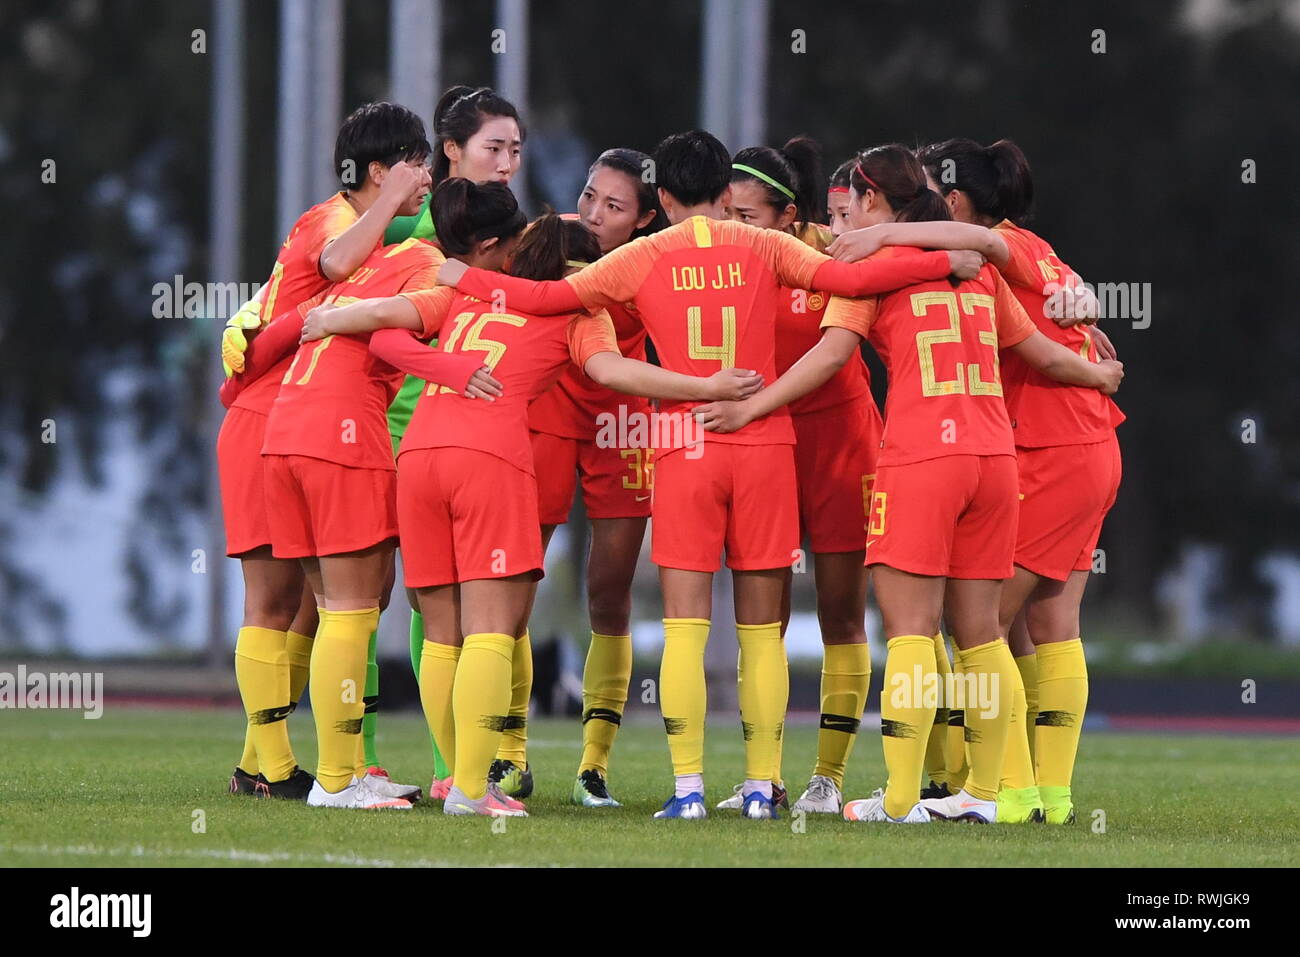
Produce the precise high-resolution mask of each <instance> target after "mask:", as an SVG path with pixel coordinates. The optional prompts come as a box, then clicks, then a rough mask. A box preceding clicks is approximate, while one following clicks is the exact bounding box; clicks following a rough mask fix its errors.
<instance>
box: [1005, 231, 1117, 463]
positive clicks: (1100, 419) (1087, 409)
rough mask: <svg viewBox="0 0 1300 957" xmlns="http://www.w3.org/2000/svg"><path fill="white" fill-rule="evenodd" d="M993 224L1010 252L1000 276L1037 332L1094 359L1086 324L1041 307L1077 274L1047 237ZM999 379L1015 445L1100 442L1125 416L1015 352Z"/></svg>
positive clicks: (1102, 398)
mask: <svg viewBox="0 0 1300 957" xmlns="http://www.w3.org/2000/svg"><path fill="white" fill-rule="evenodd" d="M993 228H994V229H996V230H997V231H998V235H999V236H1001V237H1002V239H1003V241H1005V242H1006V244H1007V248H1008V249H1009V250H1010V251H1011V260H1010V261H1009V262H1008V263H1007V265H1006V266H1005V267H1004V268H1003V269H1002V275H1003V276H1004V277H1005V278H1006V280H1007V283H1008V284H1009V285H1010V286H1011V291H1012V293H1014V294H1015V297H1016V299H1018V300H1019V301H1020V304H1021V305H1022V306H1024V309H1025V312H1027V313H1028V314H1029V318H1030V319H1031V320H1033V322H1034V325H1036V326H1037V327H1038V331H1039V332H1041V333H1043V335H1045V336H1047V337H1048V338H1049V339H1054V340H1055V341H1057V342H1059V343H1061V345H1063V346H1065V347H1066V348H1068V349H1071V350H1073V351H1075V352H1077V353H1079V355H1081V356H1083V357H1084V358H1085V359H1087V360H1089V361H1090V362H1097V361H1098V357H1097V346H1096V344H1095V343H1094V342H1093V341H1092V335H1091V333H1090V331H1089V329H1088V327H1087V326H1085V325H1077V326H1073V327H1071V328H1069V329H1062V328H1061V327H1060V326H1058V325H1057V324H1056V321H1055V320H1053V319H1052V318H1050V317H1049V316H1048V315H1047V312H1046V308H1045V304H1046V303H1047V300H1048V298H1050V297H1051V296H1052V294H1053V293H1055V292H1056V291H1057V290H1058V289H1061V288H1065V287H1071V288H1072V287H1074V286H1076V285H1078V284H1079V282H1080V279H1079V276H1078V274H1077V273H1075V272H1074V270H1072V269H1071V268H1070V267H1069V266H1067V265H1066V264H1065V263H1063V262H1061V260H1060V259H1059V258H1058V257H1057V255H1056V252H1055V251H1054V250H1053V249H1052V247H1051V246H1050V245H1049V244H1048V242H1047V241H1046V240H1045V239H1042V238H1041V237H1039V236H1037V235H1036V234H1034V233H1032V232H1030V231H1029V230H1027V229H1022V228H1021V227H1019V226H1017V225H1015V224H1014V223H1012V222H1011V221H1009V220H1005V219H1004V220H1003V221H1002V222H1000V223H998V224H997V225H996V226H994V227H993ZM1002 383H1003V386H1004V387H1005V389H1006V400H1007V413H1008V414H1009V415H1010V416H1011V427H1012V429H1013V431H1014V432H1015V436H1016V445H1018V446H1021V447H1023V448H1040V447H1042V446H1048V445H1082V444H1084V443H1087V442H1100V441H1102V440H1103V439H1105V438H1107V437H1108V436H1109V435H1110V433H1111V431H1112V430H1113V429H1114V428H1115V426H1117V425H1119V424H1120V423H1121V422H1123V421H1124V413H1123V412H1121V411H1120V410H1119V406H1117V405H1116V404H1115V402H1114V400H1112V399H1111V397H1110V396H1108V395H1103V394H1102V393H1101V392H1098V391H1097V390H1096V389H1087V388H1083V387H1081V386H1077V385H1066V384H1065V383H1064V382H1056V381H1055V380H1053V379H1049V378H1047V376H1045V375H1043V374H1042V373H1041V372H1039V371H1038V370H1037V369H1033V368H1031V367H1030V366H1029V365H1028V364H1027V363H1026V362H1025V361H1024V360H1023V359H1021V358H1020V357H1019V356H1017V355H1014V354H1008V355H1006V356H1003V357H1002Z"/></svg>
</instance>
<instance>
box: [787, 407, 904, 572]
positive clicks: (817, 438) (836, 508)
mask: <svg viewBox="0 0 1300 957" xmlns="http://www.w3.org/2000/svg"><path fill="white" fill-rule="evenodd" d="M792 419H793V421H794V434H795V436H796V437H797V438H798V440H799V444H798V445H796V446H795V447H794V462H795V472H796V474H797V475H798V479H799V521H800V523H801V524H802V526H803V532H804V534H805V535H806V536H807V537H808V543H809V545H810V546H811V547H812V550H813V552H815V553H816V552H856V551H861V550H862V549H863V548H865V547H866V544H867V529H866V514H867V505H868V504H869V503H870V501H871V486H872V483H873V482H874V480H875V477H876V476H875V472H876V456H877V455H879V454H880V433H881V430H882V428H883V426H882V423H881V421H880V412H879V411H878V410H877V409H876V404H875V403H874V402H872V401H871V400H870V399H869V398H867V399H862V400H857V401H854V402H850V403H846V404H844V405H838V406H832V407H831V408H829V409H822V410H821V411H818V412H809V413H807V414H805V415H796V416H792Z"/></svg>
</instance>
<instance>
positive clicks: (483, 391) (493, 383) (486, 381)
mask: <svg viewBox="0 0 1300 957" xmlns="http://www.w3.org/2000/svg"><path fill="white" fill-rule="evenodd" d="M464 394H465V395H467V396H469V398H471V399H487V401H489V402H494V401H496V399H497V397H498V396H500V395H501V394H502V389H501V383H500V382H498V381H497V380H496V379H494V378H492V370H491V369H489V368H488V367H487V366H480V367H479V368H478V370H477V371H475V373H474V374H473V375H472V376H470V377H469V384H468V385H467V386H465V392H464Z"/></svg>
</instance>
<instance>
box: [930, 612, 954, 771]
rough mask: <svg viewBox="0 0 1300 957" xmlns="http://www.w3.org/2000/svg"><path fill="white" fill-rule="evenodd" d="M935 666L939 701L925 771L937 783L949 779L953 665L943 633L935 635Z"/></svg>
mask: <svg viewBox="0 0 1300 957" xmlns="http://www.w3.org/2000/svg"><path fill="white" fill-rule="evenodd" d="M934 666H935V670H936V671H937V672H938V675H939V703H938V707H936V708H935V709H934V724H932V725H930V736H929V739H928V740H927V741H926V743H925V773H926V774H927V775H929V778H930V780H931V781H933V782H934V783H935V784H946V783H947V781H948V698H947V689H948V684H949V679H948V676H949V675H950V674H952V665H951V664H950V663H949V661H948V646H947V644H945V643H944V640H943V635H942V634H937V635H935V636H934Z"/></svg>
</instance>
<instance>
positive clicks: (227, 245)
mask: <svg viewBox="0 0 1300 957" xmlns="http://www.w3.org/2000/svg"><path fill="white" fill-rule="evenodd" d="M212 6H213V8H214V10H213V15H214V21H215V33H216V35H215V37H214V41H215V42H214V44H213V46H214V49H213V51H212V52H213V58H212V186H211V190H212V192H211V196H210V198H209V211H208V229H209V238H208V245H209V249H210V253H209V255H210V259H209V263H208V267H209V269H210V275H211V278H212V281H213V282H236V281H238V280H239V278H240V277H239V266H240V262H239V237H240V233H241V232H242V231H243V205H242V204H241V202H240V198H241V197H242V196H243V194H244V176H243V172H244V171H243V156H244V87H243V82H244V81H243V76H244V0H213V4H212ZM235 305H236V307H237V306H238V304H235ZM210 318H213V319H228V318H229V316H213V317H210ZM205 338H206V339H209V340H210V339H211V337H205ZM205 345H207V347H208V354H209V355H211V356H212V360H211V362H210V363H209V367H210V370H211V372H210V374H211V375H212V376H213V378H214V379H215V380H216V381H220V380H219V379H217V378H216V377H217V376H220V375H221V361H220V356H219V354H218V351H217V349H215V348H213V346H214V345H215V342H213V341H209V342H206V343H205ZM203 394H204V396H207V397H208V398H207V401H205V402H204V403H203V404H202V406H201V412H200V414H201V416H202V422H201V427H202V433H203V435H205V436H206V437H207V440H206V444H207V447H208V448H209V449H215V448H216V446H217V432H218V431H219V430H220V428H221V418H222V416H221V408H220V406H219V405H218V404H217V403H216V402H215V401H213V399H212V397H211V393H210V392H209V390H208V388H207V383H204V389H203ZM207 506H208V507H207V541H208V547H207V556H206V561H205V563H204V564H205V568H206V571H207V585H208V594H207V602H208V636H207V660H208V664H209V665H211V666H213V667H220V666H221V665H222V664H224V663H226V662H227V660H228V653H229V650H230V636H229V635H228V634H227V632H226V558H225V552H226V549H225V528H224V525H223V523H222V516H221V496H220V495H219V494H218V492H217V481H216V469H215V468H214V469H212V470H211V471H210V477H209V482H208V501H207Z"/></svg>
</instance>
